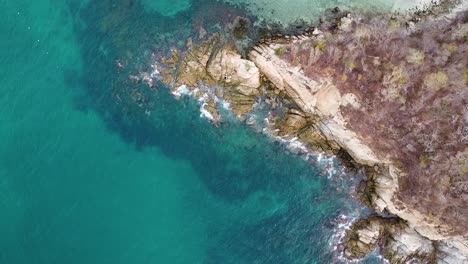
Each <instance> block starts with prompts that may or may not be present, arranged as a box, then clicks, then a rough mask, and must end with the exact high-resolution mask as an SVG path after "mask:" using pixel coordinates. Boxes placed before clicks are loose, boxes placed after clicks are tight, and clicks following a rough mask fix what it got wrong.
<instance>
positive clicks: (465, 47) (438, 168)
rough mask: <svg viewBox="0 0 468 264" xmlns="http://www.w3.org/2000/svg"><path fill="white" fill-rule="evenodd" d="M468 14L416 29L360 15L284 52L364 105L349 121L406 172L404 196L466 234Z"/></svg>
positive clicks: (402, 187)
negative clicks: (344, 27) (345, 25)
mask: <svg viewBox="0 0 468 264" xmlns="http://www.w3.org/2000/svg"><path fill="white" fill-rule="evenodd" d="M467 17H468V12H465V13H463V14H459V15H458V16H457V18H456V19H453V20H450V21H448V20H439V21H432V22H430V21H426V22H420V23H418V24H417V26H416V27H413V25H411V23H410V24H408V23H406V22H404V21H399V20H397V19H392V18H388V17H383V16H379V17H373V18H370V19H369V18H364V17H359V18H356V17H355V18H354V19H353V22H352V24H351V25H350V27H349V30H347V32H339V33H338V34H333V33H331V32H327V31H325V33H324V34H323V36H322V37H318V38H317V39H315V40H313V41H310V42H304V43H302V44H300V45H298V44H297V45H293V46H291V47H290V50H288V52H286V53H285V54H283V55H281V57H283V58H285V59H287V60H289V61H290V62H291V63H293V64H295V65H300V66H301V67H302V68H303V70H304V72H305V73H306V74H307V75H308V76H310V77H313V76H317V75H320V76H323V75H324V74H325V75H328V76H330V77H332V79H333V80H334V81H335V84H336V86H337V87H339V89H340V90H341V91H342V94H343V93H347V92H352V93H354V94H356V95H357V96H358V97H359V99H360V101H361V108H360V109H354V108H351V107H347V108H346V109H342V110H343V113H344V114H345V117H346V118H347V120H348V121H349V126H350V127H351V129H353V130H354V131H356V132H358V133H359V134H360V135H361V136H363V137H364V138H365V140H366V141H367V143H368V144H370V145H371V146H373V147H374V148H375V149H376V150H377V151H378V152H379V153H380V154H385V155H388V156H387V157H388V158H390V159H392V160H394V161H395V164H398V166H399V167H401V169H402V170H403V171H405V172H406V174H407V176H405V177H404V178H403V179H400V192H399V194H398V195H399V197H400V199H402V200H404V201H406V203H407V204H409V205H410V206H413V207H415V208H417V209H418V210H420V211H421V212H423V213H425V214H427V216H428V218H429V219H431V218H438V219H441V220H443V221H444V222H446V223H449V224H450V225H451V226H452V227H454V232H456V233H460V232H461V233H465V234H466V233H467V232H468V221H466V219H468V148H467V146H468V88H467V81H468V68H467V67H468V66H467V65H468V44H467V38H468V22H467Z"/></svg>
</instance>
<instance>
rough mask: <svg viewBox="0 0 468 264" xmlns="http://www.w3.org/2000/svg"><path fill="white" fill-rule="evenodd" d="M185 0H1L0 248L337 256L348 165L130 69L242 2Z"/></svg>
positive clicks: (120, 258)
mask: <svg viewBox="0 0 468 264" xmlns="http://www.w3.org/2000/svg"><path fill="white" fill-rule="evenodd" d="M187 3H188V2H187V1H182V0H181V1H167V2H161V1H149V0H144V1H143V2H138V1H130V0H119V1H111V0H102V1H74V0H68V1H59V0H40V1H39V0H38V1H33V2H31V1H28V0H16V1H11V0H0V6H2V8H1V10H0V17H1V21H2V23H0V33H1V35H2V36H4V40H3V41H2V42H0V43H1V44H0V45H1V50H0V59H1V65H2V66H1V67H2V69H1V71H0V76H1V80H2V82H3V83H2V86H1V88H0V91H1V93H0V121H1V123H0V138H1V139H2V140H1V141H0V211H1V212H2V217H1V218H0V234H2V235H1V237H0V263H14V264H16V263H47V264H51V263H70V264H73V263H239V264H240V263H329V262H332V261H336V258H335V257H336V252H334V251H333V247H332V246H330V239H331V237H332V234H333V232H334V229H335V228H336V227H337V223H336V219H337V217H338V216H339V215H342V214H346V215H354V214H356V213H355V210H356V209H359V208H361V206H360V205H358V204H356V203H355V202H354V200H353V199H351V198H350V197H349V194H348V191H347V190H348V189H350V188H351V187H352V186H354V185H353V184H354V182H353V181H352V180H346V179H347V178H348V179H350V178H351V177H352V175H348V176H347V177H346V175H339V174H340V173H336V174H337V175H335V176H332V177H326V176H325V175H324V172H323V162H322V163H317V162H310V161H307V162H306V161H304V160H303V159H301V158H300V157H297V156H294V155H290V154H289V153H288V152H287V151H286V149H285V147H284V146H283V145H281V144H278V143H275V142H273V141H272V140H271V139H269V138H267V137H266V136H264V135H262V134H259V133H256V132H255V131H254V130H252V129H249V128H246V127H245V126H244V125H242V124H239V123H237V122H227V123H226V124H223V125H222V126H220V127H213V126H212V125H210V124H209V122H207V121H206V120H205V119H202V118H200V117H199V110H198V106H197V104H196V102H193V101H192V100H190V99H189V98H184V99H182V100H179V101H177V100H175V99H174V98H173V96H172V95H171V94H169V93H168V91H167V89H166V88H164V87H159V88H157V89H148V88H147V87H146V86H145V85H144V84H134V83H133V82H131V81H130V80H129V79H128V75H129V74H131V73H134V72H138V71H140V70H146V69H147V63H148V61H149V58H150V57H151V53H154V52H160V51H164V50H168V49H169V48H170V47H171V46H177V45H179V46H180V45H183V44H184V42H183V41H185V39H186V38H187V37H189V36H192V35H193V34H194V32H193V26H192V25H193V24H194V23H198V22H199V21H200V20H203V22H204V23H208V22H210V23H211V22H212V21H216V20H219V19H220V16H223V15H222V14H219V10H224V9H223V8H225V9H226V10H229V13H226V14H228V15H227V16H226V17H229V16H234V15H235V14H237V13H238V12H243V11H242V10H238V9H233V8H232V7H226V6H222V5H220V4H215V2H209V1H199V2H192V3H188V5H186V4H187ZM172 4H174V5H172ZM207 7H211V8H212V9H211V11H210V9H207ZM174 9H177V12H176V11H175V10H174ZM226 12H228V11H226ZM181 40H182V43H180V41H181ZM119 63H120V64H122V65H123V67H119V66H117V65H118V64H119ZM333 165H334V166H335V168H336V169H337V170H338V171H341V169H342V168H341V167H340V166H339V164H337V163H333ZM343 176H345V177H344V178H339V177H343ZM369 261H371V262H373V261H374V260H369Z"/></svg>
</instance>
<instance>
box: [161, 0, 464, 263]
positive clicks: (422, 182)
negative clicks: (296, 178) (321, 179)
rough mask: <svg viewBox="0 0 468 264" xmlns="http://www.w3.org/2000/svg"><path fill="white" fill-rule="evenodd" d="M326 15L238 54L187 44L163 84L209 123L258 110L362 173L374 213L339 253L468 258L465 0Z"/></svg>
mask: <svg viewBox="0 0 468 264" xmlns="http://www.w3.org/2000/svg"><path fill="white" fill-rule="evenodd" d="M330 12H331V13H332V14H333V19H331V20H328V21H321V23H319V24H318V25H317V26H315V27H310V28H308V29H307V30H304V32H302V34H299V35H275V36H270V37H268V38H266V39H263V40H261V41H260V42H259V43H257V44H256V45H255V46H254V47H253V48H251V49H250V50H249V51H248V55H247V56H241V52H240V51H239V49H238V48H236V45H234V43H233V41H232V39H229V38H226V37H225V36H223V35H221V34H213V35H211V36H208V37H206V38H202V41H200V43H196V44H195V43H193V42H192V40H189V41H188V42H187V51H184V52H182V51H180V50H177V49H173V50H172V54H171V56H168V57H166V58H163V59H162V60H161V62H160V65H161V67H160V69H159V71H160V72H161V76H162V79H161V80H162V81H163V82H164V83H166V84H168V85H170V86H171V87H172V92H173V94H174V95H176V96H181V95H182V94H191V95H192V96H194V97H195V98H197V99H198V100H199V101H200V105H201V112H202V115H204V116H206V117H208V118H209V119H211V120H212V122H213V123H214V124H216V123H218V122H222V120H223V117H222V115H221V114H220V111H221V109H222V108H228V109H230V110H231V111H232V113H233V114H234V115H235V116H237V117H238V118H240V119H241V120H244V121H245V122H246V123H248V124H252V123H255V122H256V120H255V119H254V118H252V115H250V113H251V112H252V111H253V110H254V109H255V108H256V107H257V106H258V104H260V103H261V104H264V105H267V106H268V108H269V115H268V117H267V118H266V124H267V129H269V131H271V133H273V134H274V135H279V136H283V137H287V138H290V139H296V138H297V139H298V140H300V141H301V142H302V143H304V144H305V145H306V147H307V148H308V149H309V150H311V151H318V152H326V153H330V154H334V155H337V156H338V157H340V158H341V159H342V160H343V161H344V162H345V164H346V165H348V166H350V167H353V168H359V169H362V170H364V171H365V172H366V179H365V181H364V182H363V183H362V184H361V188H360V189H361V196H362V197H361V199H362V201H363V202H364V203H366V204H368V205H369V206H370V207H371V208H373V209H374V210H375V214H374V215H372V216H370V217H368V218H365V219H360V220H358V221H356V222H355V223H354V224H353V226H352V227H351V228H350V229H349V231H348V232H347V234H346V236H345V237H344V239H343V241H342V243H343V244H342V247H340V248H342V249H343V256H344V257H346V258H348V259H359V258H362V257H363V256H365V255H366V254H367V253H368V252H370V251H372V250H374V249H375V248H376V247H379V248H380V249H381V252H382V254H383V256H384V257H385V258H386V259H388V260H389V261H390V262H391V263H406V262H409V261H421V262H428V263H468V85H467V83H468V68H467V65H468V44H467V38H468V9H467V1H464V2H459V1H445V2H442V3H440V4H437V5H436V4H434V5H432V6H431V7H430V8H428V9H425V10H418V11H416V12H415V13H412V14H404V15H399V14H394V15H391V16H390V15H384V14H373V15H369V14H363V15H360V14H352V13H348V12H344V11H341V10H339V9H338V8H336V9H334V10H331V11H330ZM239 23H240V24H242V23H244V24H242V25H245V21H244V20H242V18H238V19H236V21H235V22H233V27H232V28H233V29H236V28H237V29H238V28H239V27H236V25H239ZM237 33H238V32H236V34H237Z"/></svg>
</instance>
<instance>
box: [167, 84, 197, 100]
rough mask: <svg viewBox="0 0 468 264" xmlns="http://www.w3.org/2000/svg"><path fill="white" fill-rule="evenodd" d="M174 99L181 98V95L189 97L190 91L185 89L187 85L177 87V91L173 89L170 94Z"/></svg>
mask: <svg viewBox="0 0 468 264" xmlns="http://www.w3.org/2000/svg"><path fill="white" fill-rule="evenodd" d="M171 93H172V94H173V95H174V96H175V97H176V98H180V97H181V96H183V95H191V94H192V93H191V92H190V90H189V89H188V88H187V85H185V84H183V85H181V86H179V87H177V89H175V91H172V92H171Z"/></svg>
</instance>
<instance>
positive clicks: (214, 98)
mask: <svg viewBox="0 0 468 264" xmlns="http://www.w3.org/2000/svg"><path fill="white" fill-rule="evenodd" d="M163 63H165V65H167V69H166V70H165V71H164V70H163V71H162V73H163V81H164V82H165V83H166V84H171V85H172V87H173V88H172V90H173V92H174V93H176V94H177V95H180V93H181V92H182V93H192V94H193V95H194V96H195V97H196V98H198V99H199V100H201V101H203V102H204V105H205V106H211V107H209V108H206V109H205V110H206V111H208V112H209V113H210V114H211V117H213V119H214V121H215V122H217V121H219V120H218V119H219V114H218V113H217V110H216V107H214V105H215V104H217V103H219V102H220V101H221V100H225V101H227V102H229V105H230V108H231V109H232V111H233V113H235V114H236V115H237V116H242V115H244V114H245V113H247V112H249V111H250V110H251V109H252V106H253V105H254V103H255V102H256V99H257V97H258V96H259V95H260V85H261V83H260V71H259V69H258V68H257V67H256V66H255V64H254V63H253V62H252V61H249V60H245V59H242V58H241V55H240V54H239V53H238V52H237V51H236V49H235V48H234V47H233V46H232V45H231V44H228V43H224V41H223V40H222V38H221V37H220V36H219V35H214V36H212V37H211V38H210V39H208V40H207V41H205V42H203V43H202V44H200V45H191V44H190V45H189V49H188V51H187V52H186V53H185V54H180V53H179V52H178V51H173V54H172V56H171V58H166V59H164V60H163ZM174 68H177V69H178V71H177V72H172V71H170V69H174ZM201 84H203V85H201ZM181 87H182V88H181ZM200 87H204V90H203V91H202V90H201V88H200Z"/></svg>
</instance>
